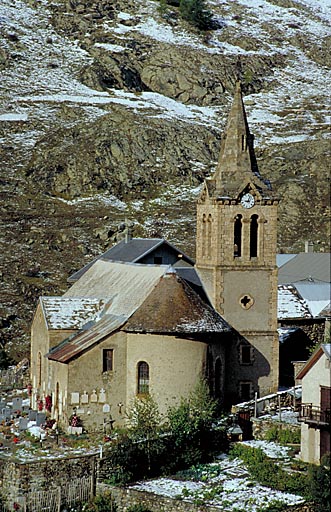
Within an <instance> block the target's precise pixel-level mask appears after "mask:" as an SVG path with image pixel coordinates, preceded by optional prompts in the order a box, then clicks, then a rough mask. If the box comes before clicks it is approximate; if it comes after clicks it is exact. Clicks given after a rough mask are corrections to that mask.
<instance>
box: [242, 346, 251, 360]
mask: <svg viewBox="0 0 331 512" xmlns="http://www.w3.org/2000/svg"><path fill="white" fill-rule="evenodd" d="M252 363H253V347H251V346H250V345H240V364H252Z"/></svg>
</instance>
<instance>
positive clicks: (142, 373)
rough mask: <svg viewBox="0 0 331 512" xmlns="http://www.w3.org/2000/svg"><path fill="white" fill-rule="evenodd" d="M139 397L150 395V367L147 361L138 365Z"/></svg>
mask: <svg viewBox="0 0 331 512" xmlns="http://www.w3.org/2000/svg"><path fill="white" fill-rule="evenodd" d="M137 392H138V395H148V393H149V366H148V364H147V363H146V362H145V361H140V362H139V363H138V386H137Z"/></svg>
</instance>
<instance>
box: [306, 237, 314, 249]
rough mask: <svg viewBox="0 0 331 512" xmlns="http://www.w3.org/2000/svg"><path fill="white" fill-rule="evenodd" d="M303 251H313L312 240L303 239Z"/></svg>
mask: <svg viewBox="0 0 331 512" xmlns="http://www.w3.org/2000/svg"><path fill="white" fill-rule="evenodd" d="M305 252H314V244H313V242H309V241H308V240H306V241H305Z"/></svg>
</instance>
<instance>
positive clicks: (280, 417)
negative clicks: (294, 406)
mask: <svg viewBox="0 0 331 512" xmlns="http://www.w3.org/2000/svg"><path fill="white" fill-rule="evenodd" d="M278 419H279V421H282V410H281V407H280V395H278Z"/></svg>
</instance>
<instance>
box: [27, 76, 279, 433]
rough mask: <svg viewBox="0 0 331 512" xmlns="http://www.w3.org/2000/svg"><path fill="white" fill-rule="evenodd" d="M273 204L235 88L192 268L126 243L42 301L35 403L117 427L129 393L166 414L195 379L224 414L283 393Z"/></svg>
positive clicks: (65, 420) (149, 247) (157, 249)
mask: <svg viewBox="0 0 331 512" xmlns="http://www.w3.org/2000/svg"><path fill="white" fill-rule="evenodd" d="M277 203H278V200H277V198H276V197H274V195H273V193H272V191H271V188H270V184H269V182H268V181H265V180H263V179H262V177H261V176H260V174H259V171H258V167H257V162H256V158H255V154H254V147H253V136H252V135H251V134H250V131H249V127H248V124H247V119H246V114H245V109H244V105H243V101H242V94H241V89H240V85H239V84H238V85H237V88H236V92H235V97H234V101H233V105H232V108H231V111H230V113H229V118H228V123H227V127H226V133H225V135H224V137H223V140H222V144H221V150H220V157H219V162H218V165H217V169H216V172H215V174H214V176H213V177H212V178H211V179H207V180H205V183H204V185H203V189H202V192H201V195H200V198H199V200H198V205H197V240H196V263H195V265H194V264H193V261H192V260H191V259H190V258H189V257H188V256H186V255H185V254H183V253H181V252H180V251H179V250H178V249H177V248H176V247H175V246H172V245H171V244H169V243H168V242H166V241H165V240H162V239H135V238H131V236H130V234H129V233H127V236H126V238H125V240H122V241H121V242H120V243H119V244H117V245H116V246H114V247H112V248H110V249H109V250H108V251H106V253H104V254H103V255H101V256H100V257H98V258H96V260H94V261H93V262H91V263H90V264H89V265H87V266H86V267H84V268H82V269H81V270H79V271H78V272H76V273H75V274H74V275H73V276H71V277H70V278H69V282H70V283H71V287H70V288H69V289H68V291H67V292H66V293H65V294H64V295H63V296H61V297H41V298H40V299H39V303H38V306H37V309H36V313H35V316H34V319H33V324H32V334H31V383H32V388H33V389H32V406H33V408H36V409H37V408H39V410H42V409H43V408H46V409H47V410H48V411H49V413H50V415H51V417H52V418H56V419H57V420H58V421H59V423H60V424H61V425H62V426H65V425H69V418H70V417H71V416H72V414H73V412H75V413H76V414H77V415H78V416H79V417H80V419H81V420H82V422H83V425H84V427H85V428H87V429H91V430H93V429H100V428H102V426H103V425H104V424H105V422H107V421H109V420H110V419H111V421H114V422H115V426H119V425H121V424H123V423H124V422H125V411H126V409H127V408H128V407H129V406H130V403H131V401H132V400H133V399H134V397H136V396H144V395H146V394H151V395H152V396H153V397H154V399H155V400H156V401H157V403H158V405H159V409H160V412H161V413H164V414H166V412H167V409H168V407H169V406H172V405H175V404H179V403H180V400H181V398H182V397H187V396H188V395H189V393H190V392H191V391H192V390H193V389H194V387H195V385H196V384H197V382H198V381H199V379H201V378H205V379H207V381H208V382H209V386H210V390H211V393H212V395H213V396H215V397H216V398H217V399H218V400H219V402H220V405H222V406H224V407H229V406H230V405H231V404H233V403H237V402H238V401H242V400H247V399H250V398H252V397H253V396H254V393H258V395H259V396H262V395H264V394H267V393H270V392H274V391H276V390H277V388H278V334H277V330H276V329H277V266H276V235H277Z"/></svg>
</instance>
